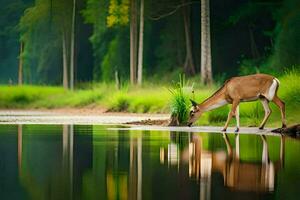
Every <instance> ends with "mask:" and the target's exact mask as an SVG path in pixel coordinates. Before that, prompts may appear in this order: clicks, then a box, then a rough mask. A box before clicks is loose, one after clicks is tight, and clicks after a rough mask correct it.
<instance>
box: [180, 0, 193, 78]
mask: <svg viewBox="0 0 300 200" xmlns="http://www.w3.org/2000/svg"><path fill="white" fill-rule="evenodd" d="M182 2H183V5H185V4H186V3H187V2H186V0H182ZM189 11H190V6H189V5H185V6H184V7H183V24H184V32H185V47H186V57H185V62H184V67H183V69H184V71H185V73H187V74H189V75H195V73H196V71H195V65H194V60H193V53H192V40H191V27H190V26H191V23H190V12H189Z"/></svg>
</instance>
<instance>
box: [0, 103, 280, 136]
mask: <svg viewBox="0 0 300 200" xmlns="http://www.w3.org/2000/svg"><path fill="white" fill-rule="evenodd" d="M168 119H169V115H167V114H133V113H107V112H103V111H101V110H92V109H54V110H0V124H82V125H84V124H95V125H96V124H99V125H109V124H123V125H124V126H125V124H126V123H131V122H137V121H142V120H168ZM111 129H115V128H111ZM118 129H120V128H118ZM121 129H130V130H156V131H180V132H214V133H217V132H221V129H222V127H217V126H201V127H167V126H153V125H152V126H149V125H147V124H146V125H142V124H139V125H134V124H131V125H128V124H127V125H126V126H125V128H121ZM272 129H274V128H266V129H264V130H259V129H258V128H257V127H241V129H240V133H241V134H249V133H250V134H259V135H261V134H265V135H277V136H278V134H274V133H271V132H270V131H271V130H272ZM227 132H228V133H234V128H228V130H227Z"/></svg>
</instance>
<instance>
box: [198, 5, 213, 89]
mask: <svg viewBox="0 0 300 200" xmlns="http://www.w3.org/2000/svg"><path fill="white" fill-rule="evenodd" d="M201 80H202V82H203V83H204V84H211V83H212V81H213V79H212V67H211V44H210V14H209V0H201Z"/></svg>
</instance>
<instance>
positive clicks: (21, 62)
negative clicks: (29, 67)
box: [18, 41, 24, 85]
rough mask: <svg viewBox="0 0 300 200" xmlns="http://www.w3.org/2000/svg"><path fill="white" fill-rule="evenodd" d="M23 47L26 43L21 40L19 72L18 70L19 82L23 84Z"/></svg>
mask: <svg viewBox="0 0 300 200" xmlns="http://www.w3.org/2000/svg"><path fill="white" fill-rule="evenodd" d="M23 49H24V43H23V42H22V41H21V42H20V55H19V70H18V71H19V72H18V84H19V85H22V84H23V58H22V54H23Z"/></svg>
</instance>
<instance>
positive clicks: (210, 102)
mask: <svg viewBox="0 0 300 200" xmlns="http://www.w3.org/2000/svg"><path fill="white" fill-rule="evenodd" d="M278 87H279V80H278V79H277V78H275V77H273V76H271V75H267V74H254V75H248V76H240V77H233V78H231V79H229V80H227V81H226V82H225V83H224V84H223V86H222V87H221V88H220V89H219V90H217V91H216V92H215V93H214V94H213V95H211V96H210V97H209V98H207V99H206V100H204V101H203V102H202V103H200V104H198V103H196V102H195V101H193V100H191V102H192V108H191V111H190V115H189V120H188V126H191V125H192V124H193V123H194V122H195V121H196V120H197V119H198V118H199V117H200V116H201V114H202V113H203V112H206V111H209V110H213V109H216V108H218V107H221V106H224V105H227V104H232V107H231V110H230V111H229V114H228V118H227V121H226V123H225V126H224V128H223V130H222V131H226V129H227V127H228V124H229V122H230V120H231V118H232V117H234V116H235V117H236V130H235V132H238V131H239V127H240V120H239V104H240V103H241V102H250V101H256V100H260V101H261V103H262V105H263V107H264V110H265V116H264V119H263V121H262V123H261V124H260V126H259V129H263V128H264V126H265V124H266V122H267V120H268V118H269V116H270V114H271V112H272V111H271V109H270V106H269V102H270V101H273V102H274V103H275V105H277V106H278V107H279V109H280V111H281V119H282V127H286V119H285V104H284V102H283V101H282V100H281V99H280V98H279V97H278V96H277V90H278Z"/></svg>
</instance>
